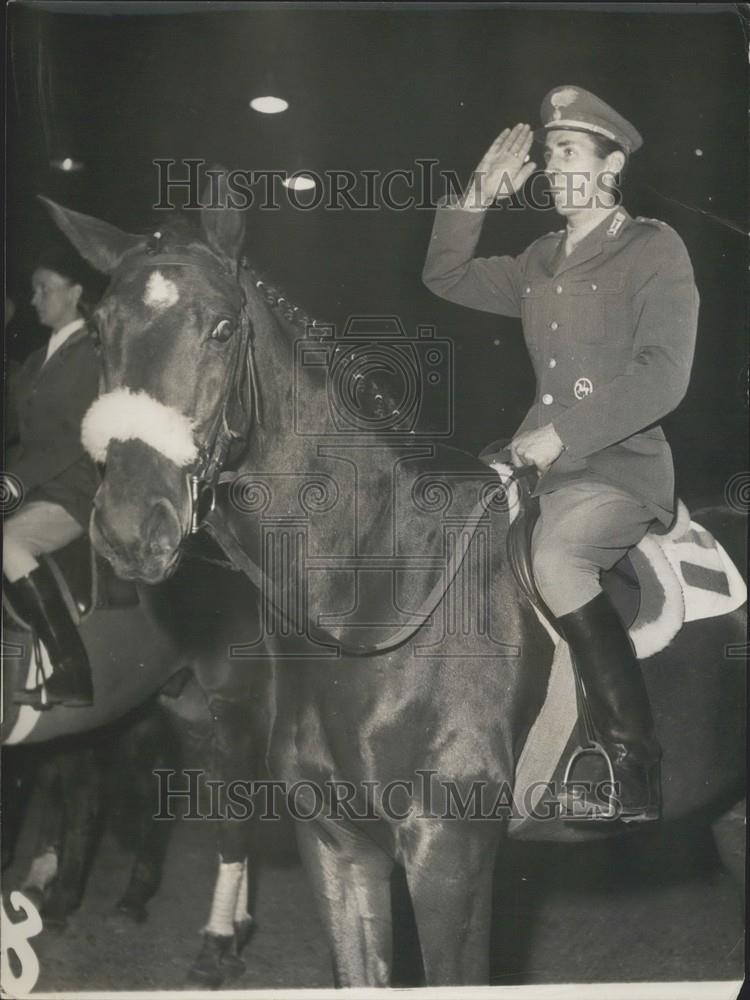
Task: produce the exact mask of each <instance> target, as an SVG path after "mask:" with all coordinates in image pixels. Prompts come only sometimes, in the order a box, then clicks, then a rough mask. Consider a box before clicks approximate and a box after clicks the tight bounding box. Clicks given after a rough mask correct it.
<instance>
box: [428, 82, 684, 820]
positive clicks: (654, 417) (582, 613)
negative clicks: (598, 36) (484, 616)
mask: <svg viewBox="0 0 750 1000" xmlns="http://www.w3.org/2000/svg"><path fill="white" fill-rule="evenodd" d="M541 117H542V123H543V126H542V129H541V130H540V131H539V133H538V134H537V137H538V138H539V140H540V141H542V140H543V141H544V148H545V160H546V166H545V173H546V175H547V177H548V179H549V183H550V187H551V191H552V195H553V198H554V203H555V207H556V210H557V211H558V213H559V214H560V215H562V216H563V217H564V219H565V221H566V228H565V229H564V230H562V231H561V232H558V233H550V234H548V235H546V236H542V237H541V238H540V239H538V240H536V241H535V242H534V243H532V244H531V246H529V247H528V248H527V249H526V250H525V251H524V252H523V253H522V254H520V255H519V256H518V257H510V256H502V257H489V258H478V257H473V253H474V248H475V247H476V244H477V241H478V239H479V235H480V232H481V229H482V223H483V221H484V213H485V211H486V209H487V208H488V207H489V206H490V205H491V204H492V203H493V202H494V201H495V200H496V199H497V198H498V197H510V196H511V195H512V194H513V193H514V192H515V191H517V190H520V189H521V187H522V186H523V185H524V183H525V182H526V180H527V179H528V178H529V176H530V175H531V174H532V173H533V171H534V170H535V169H536V164H535V163H534V162H532V161H530V159H529V151H530V149H531V145H532V142H533V140H534V138H535V136H534V134H533V133H532V131H531V129H530V127H529V126H528V125H526V124H518V125H516V126H515V127H514V128H511V129H505V130H504V131H503V132H502V133H501V134H500V136H499V137H498V138H497V139H496V140H495V142H494V143H493V144H492V146H491V147H490V149H489V150H488V152H487V154H486V155H485V157H484V158H483V160H482V161H481V163H480V164H479V166H478V168H477V170H476V172H475V174H474V177H473V178H472V183H471V184H470V185H469V188H468V189H467V191H466V193H465V194H464V196H463V197H462V198H461V199H458V200H456V201H454V202H452V203H446V204H444V205H441V206H440V207H439V208H438V210H437V214H436V218H435V224H434V228H433V233H432V239H431V242H430V246H429V250H428V254H427V260H426V263H425V267H424V273H423V278H424V281H425V284H426V285H427V287H428V288H430V289H431V290H432V291H433V292H435V293H436V294H437V295H440V296H442V297H443V298H446V299H449V300H450V301H452V302H457V303H459V304H461V305H465V306H469V307H471V308H473V309H482V310H485V311H487V312H493V313H498V314H500V315H502V316H514V317H520V318H521V320H522V323H523V332H524V337H525V340H526V344H527V347H528V350H529V353H530V355H531V360H532V363H533V366H534V371H535V374H536V382H537V384H536V396H535V399H534V404H533V406H532V407H531V409H530V410H529V412H528V414H527V415H526V418H525V419H524V421H523V423H522V424H521V426H520V428H519V429H518V430H517V431H516V434H515V436H514V438H513V441H512V442H511V455H512V460H513V463H514V465H516V466H520V465H534V466H536V467H537V469H538V471H539V473H540V478H539V482H538V485H537V488H536V491H535V492H536V495H538V496H539V498H540V517H539V520H538V522H537V525H536V528H535V531H534V537H533V540H532V564H533V569H534V574H535V579H536V583H537V587H538V589H539V592H540V593H541V596H542V598H543V599H544V601H545V603H546V604H547V606H548V608H549V609H550V610H551V611H552V613H553V614H554V615H555V616H556V618H557V623H558V627H559V629H560V632H561V633H562V635H563V636H564V637H565V639H566V640H567V641H568V642H569V644H570V648H571V653H572V656H573V660H574V664H575V667H576V669H577V671H578V673H579V677H580V678H581V680H582V682H583V686H584V689H585V692H586V697H587V703H588V705H589V708H590V710H591V714H592V716H593V719H594V723H595V727H596V730H597V734H598V737H599V739H600V741H601V743H602V744H603V746H604V747H605V748H606V749H607V752H608V754H609V756H610V758H611V760H612V762H613V767H614V772H615V779H616V781H617V782H618V788H619V796H618V797H619V802H620V808H621V816H622V818H623V819H627V820H630V821H643V820H650V819H655V818H658V816H659V812H660V794H659V760H660V756H661V751H660V748H659V744H658V742H657V739H656V736H655V733H654V726H653V719H652V715H651V710H650V705H649V701H648V696H647V693H646V689H645V685H644V682H643V677H642V674H641V671H640V667H639V665H638V661H637V659H636V658H635V655H634V653H633V650H632V646H631V644H630V640H629V637H628V635H627V632H626V630H625V628H624V627H623V625H622V623H621V621H620V618H619V616H618V615H617V613H616V612H615V610H614V608H613V607H612V606H611V604H610V602H609V599H608V598H607V596H606V595H605V593H604V592H603V591H602V589H601V586H600V583H599V577H600V574H601V571H602V570H605V569H609V568H610V567H612V566H613V565H614V564H615V563H616V562H617V561H618V560H619V559H620V558H622V556H623V555H625V553H626V552H627V551H628V549H630V548H631V546H633V545H636V544H637V543H638V542H639V541H640V539H641V538H642V536H643V535H644V533H645V532H646V530H647V529H648V527H649V525H650V524H651V523H653V521H654V520H659V521H661V522H663V523H664V524H665V525H668V524H669V523H670V521H671V520H672V518H673V514H674V469H673V465H672V454H671V451H670V448H669V445H668V444H667V442H666V439H665V437H664V433H663V431H662V429H661V427H660V426H659V421H660V420H661V419H662V418H663V417H664V416H666V415H667V414H668V413H669V412H670V411H672V410H674V409H675V407H676V406H677V405H678V403H679V402H680V400H681V399H682V398H683V396H684V395H685V392H686V390H687V386H688V382H689V378H690V369H691V366H692V360H693V352H694V347H695V336H696V328H697V317H698V293H697V290H696V287H695V282H694V278H693V270H692V267H691V264H690V259H689V257H688V254H687V251H686V249H685V246H684V244H683V242H682V240H681V239H680V237H679V236H678V235H677V233H675V232H674V230H673V229H671V228H670V227H669V226H667V225H665V224H664V223H661V222H658V221H655V220H652V219H641V218H638V219H632V218H631V217H630V215H629V214H628V213H627V212H626V211H625V209H624V208H622V207H620V206H618V205H617V204H616V197H615V184H614V182H615V180H616V179H617V178H618V177H619V175H620V174H621V172H622V170H623V169H624V167H625V165H626V162H627V159H628V157H629V156H630V155H631V154H632V153H634V152H635V151H636V150H637V149H638V148H639V147H640V146H641V145H642V139H641V136H640V135H639V134H638V132H637V131H636V129H635V128H634V127H633V125H631V124H630V122H628V121H626V120H625V119H624V118H623V117H622V116H621V115H619V114H618V113H617V112H616V111H614V110H613V109H612V108H610V107H609V106H608V105H607V104H605V103H604V101H601V100H600V99H599V98H597V97H595V96H594V95H593V94H590V93H588V92H587V91H585V90H583V89H582V88H581V87H577V86H563V87H557V88H555V89H554V90H553V91H551V92H550V93H549V94H548V95H547V97H546V98H545V99H544V101H543V103H542V109H541ZM568 805H570V803H569V802H568ZM600 809H601V803H598V808H597V803H595V802H594V801H589V800H588V799H585V800H584V801H583V802H582V803H578V804H577V812H578V814H579V815H583V816H584V818H586V817H588V818H592V819H595V818H597V813H598V810H600Z"/></svg>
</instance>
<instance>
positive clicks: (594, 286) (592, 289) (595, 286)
mask: <svg viewBox="0 0 750 1000" xmlns="http://www.w3.org/2000/svg"><path fill="white" fill-rule="evenodd" d="M598 287H599V286H598V285H597V283H596V282H595V281H592V282H591V291H592V292H595V291H596V290H597V288H598Z"/></svg>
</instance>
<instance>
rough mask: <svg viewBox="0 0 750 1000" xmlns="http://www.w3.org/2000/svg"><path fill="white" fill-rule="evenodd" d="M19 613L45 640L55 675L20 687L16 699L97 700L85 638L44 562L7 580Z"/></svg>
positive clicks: (56, 702)
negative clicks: (13, 579) (23, 574)
mask: <svg viewBox="0 0 750 1000" xmlns="http://www.w3.org/2000/svg"><path fill="white" fill-rule="evenodd" d="M6 586H8V589H9V591H10V595H9V596H10V599H11V601H12V602H13V604H14V606H15V607H16V608H17V610H18V613H19V614H20V615H21V617H22V618H24V619H25V621H26V622H27V623H28V624H29V625H31V627H32V628H33V629H34V631H35V633H36V635H37V637H38V638H39V639H40V640H41V641H42V642H43V643H44V645H45V647H46V649H47V652H48V654H49V658H50V662H51V664H52V671H53V672H52V676H51V677H48V678H47V679H46V680H45V681H44V685H43V686H44V690H45V694H46V700H45V701H44V702H43V701H42V685H41V684H39V685H37V686H36V687H34V688H29V689H23V690H21V691H16V692H15V694H14V695H13V701H14V702H15V703H16V704H20V705H33V706H34V707H35V708H46V707H47V706H51V705H59V704H62V705H71V706H85V705H91V704H93V688H92V684H91V667H90V666H89V660H88V655H87V653H86V647H85V646H84V644H83V640H82V639H81V636H80V634H79V632H78V629H77V628H76V625H75V623H74V622H73V619H72V618H71V616H70V612H69V611H68V608H67V605H66V604H65V601H64V599H63V596H62V594H61V593H60V588H59V587H58V585H57V581H56V580H55V578H54V576H53V574H52V571H51V570H50V569H49V567H48V566H46V565H44V564H41V565H39V566H38V567H37V568H36V569H35V570H33V571H32V572H31V573H29V575H28V576H24V577H21V579H20V580H15V581H14V582H13V583H12V584H9V585H8V584H7V583H6Z"/></svg>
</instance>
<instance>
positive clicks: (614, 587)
mask: <svg viewBox="0 0 750 1000" xmlns="http://www.w3.org/2000/svg"><path fill="white" fill-rule="evenodd" d="M479 457H480V458H481V459H482V461H486V462H487V464H488V465H490V466H492V464H493V463H497V462H500V461H503V460H505V461H507V454H505V453H504V452H503V451H500V452H498V451H497V450H496V449H495V448H494V446H490V449H489V450H487V451H485V452H482V454H481V455H480V456H479ZM516 481H517V483H518V491H519V493H518V505H517V513H516V516H515V517H514V518H513V519H512V521H511V523H510V527H509V528H508V534H507V550H508V561H509V562H510V566H511V569H512V571H513V575H514V577H515V579H516V582H517V583H518V585H519V587H520V588H521V590H522V592H523V593H524V594H525V596H526V597H527V598H528V600H529V601H530V602H531V603H532V604H533V605H534V606H535V607H536V608H537V609H538V610H539V611H540V612H541V613H542V614H543V615H544V617H545V619H546V620H547V622H548V623H549V624H550V625H551V626H552V628H553V629H554V630H555V631H556V632H557V631H558V630H557V625H556V622H555V616H554V615H553V614H552V612H551V611H550V610H549V608H548V607H547V605H546V604H545V602H544V599H543V598H542V595H541V594H540V593H539V589H538V588H537V585H536V580H535V579H534V570H533V566H532V561H531V538H532V535H533V533H534V527H535V525H536V522H537V521H538V519H539V513H540V508H539V498H538V497H535V496H533V495H532V486H531V481H530V478H529V476H523V477H518V476H517V477H516ZM600 583H601V586H602V589H603V590H604V592H605V593H606V594H607V596H608V597H609V599H610V601H611V602H612V605H613V606H614V608H615V610H616V611H617V613H618V615H619V616H620V619H621V620H622V623H623V624H624V625H625V627H626V628H628V629H630V628H631V627H632V626H633V624H634V623H635V621H636V619H637V618H638V612H639V610H640V606H641V585H640V581H639V576H638V572H637V570H636V568H635V567H634V565H633V562H632V560H631V557H630V553H626V554H625V555H624V556H623V558H622V559H620V560H619V562H617V563H615V565H614V566H613V567H612V568H611V569H609V570H605V571H604V572H603V573H602V575H601V578H600ZM558 634H559V633H558Z"/></svg>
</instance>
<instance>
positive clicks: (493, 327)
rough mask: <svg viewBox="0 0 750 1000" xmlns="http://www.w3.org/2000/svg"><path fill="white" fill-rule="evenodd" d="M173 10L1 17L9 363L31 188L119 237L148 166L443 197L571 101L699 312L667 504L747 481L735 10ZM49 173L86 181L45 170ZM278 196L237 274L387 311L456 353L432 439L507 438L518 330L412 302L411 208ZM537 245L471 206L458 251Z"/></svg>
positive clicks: (21, 348) (22, 285)
mask: <svg viewBox="0 0 750 1000" xmlns="http://www.w3.org/2000/svg"><path fill="white" fill-rule="evenodd" d="M187 6H188V5H179V8H178V10H177V11H176V10H175V7H174V6H172V5H170V4H167V3H159V4H126V5H124V6H123V5H120V4H112V3H108V4H72V3H67V4H62V5H54V4H44V5H42V4H22V3H21V4H16V5H15V6H13V7H11V8H10V9H9V11H8V14H9V17H8V34H7V59H6V74H7V77H6V82H7V111H8V119H7V166H8V179H7V242H6V254H7V261H6V264H7V279H6V280H7V287H8V291H9V294H10V295H11V297H12V298H13V299H14V300H15V302H16V305H17V314H16V318H15V320H14V322H13V324H12V325H11V327H10V328H9V332H8V338H7V350H8V354H9V356H11V357H13V358H21V357H23V356H25V354H26V353H28V351H29V350H30V349H31V348H32V347H34V346H37V345H38V344H39V343H40V342H41V340H42V339H43V337H44V332H43V331H42V330H41V329H40V328H39V327H38V325H37V324H36V321H35V316H34V313H33V311H32V310H31V309H30V307H29V305H28V299H29V295H30V291H29V277H30V274H31V271H32V270H33V267H34V260H35V254H36V253H37V252H38V250H39V248H40V247H41V246H42V245H43V244H44V243H46V242H47V241H48V240H49V238H50V236H51V234H52V230H51V225H50V223H49V222H48V221H47V220H46V218H45V216H44V213H43V211H42V209H41V208H40V207H39V205H38V203H35V201H34V195H35V194H37V193H40V192H41V193H44V194H46V195H48V196H50V197H52V198H54V199H55V200H57V201H60V202H61V203H63V204H65V205H67V206H70V207H72V208H75V209H78V210H80V211H84V212H87V213H90V214H93V215H98V216H100V217H103V218H106V219H108V220H109V221H111V222H113V223H115V224H117V225H119V226H121V227H122V228H125V229H128V230H130V231H135V232H138V231H143V229H144V227H147V226H148V225H149V220H151V219H152V218H153V213H152V211H151V206H152V205H153V204H154V203H155V201H156V200H157V196H158V189H157V172H156V168H155V167H154V166H153V163H152V161H153V160H154V158H156V157H168V158H174V159H178V160H179V159H183V158H186V157H197V158H200V159H204V160H206V161H207V162H208V163H212V162H216V161H218V162H221V163H223V164H224V165H226V166H227V167H230V168H240V169H247V170H251V169H256V170H257V169H288V170H290V171H292V170H295V169H297V168H299V167H301V166H306V167H308V168H309V169H314V170H316V171H318V172H322V171H324V170H330V169H347V168H348V169H352V170H363V169H367V170H383V171H385V170H388V169H392V168H403V169H411V168H414V166H415V161H416V160H417V159H419V158H432V159H437V160H438V161H439V166H440V167H441V168H443V169H446V170H455V171H456V172H457V173H458V175H459V176H460V177H461V179H462V180H464V181H465V180H466V179H467V178H468V176H469V173H470V171H471V168H472V167H473V166H474V165H475V163H476V161H477V160H478V159H479V157H480V156H481V155H482V153H483V152H484V151H485V149H486V147H487V146H488V145H489V143H490V141H491V140H492V139H493V138H494V137H495V136H496V135H497V133H498V132H499V131H500V130H501V129H502V128H503V127H504V126H505V125H509V124H513V123H515V122H517V121H528V122H531V123H533V124H536V123H537V122H538V113H539V105H540V102H541V99H542V97H543V96H544V95H545V94H546V93H547V91H548V90H550V89H551V88H552V87H554V86H556V85H559V84H565V83H573V84H578V85H580V86H582V87H585V88H587V89H589V90H592V91H593V92H594V93H596V94H597V95H599V96H600V97H602V98H603V99H604V100H606V101H608V102H609V103H611V104H612V105H613V106H614V107H616V108H617V110H618V111H620V112H621V113H622V114H624V115H625V116H626V117H628V118H630V119H631V120H632V121H633V122H634V124H635V125H636V126H637V127H638V129H639V130H640V131H641V133H642V134H643V136H644V139H645V145H644V148H643V149H642V150H641V151H640V152H639V153H638V154H637V155H636V156H635V158H634V160H633V162H632V164H631V169H630V171H629V176H628V178H627V180H626V185H625V205H626V207H627V208H628V210H629V211H630V212H631V214H633V215H646V216H652V217H656V218H659V219H662V220H664V221H666V222H668V223H669V224H670V225H672V226H674V228H675V229H677V231H678V232H679V233H680V235H681V236H682V238H683V239H684V241H685V243H686V244H687V247H688V250H689V252H690V255H691V258H692V260H693V264H694V267H695V272H696V279H697V283H698V287H699V290H700V293H701V300H702V305H701V317H700V329H699V336H698V346H697V353H696V360H695V365H694V369H693V377H692V383H691V387H690V390H689V393H688V396H687V398H686V399H685V401H684V402H683V404H682V405H681V406H680V408H679V410H678V411H677V412H676V413H675V414H674V415H673V416H672V417H670V418H669V419H668V420H667V421H666V428H667V433H668V436H669V438H670V441H671V442H672V445H673V449H674V452H675V458H676V465H677V474H678V483H679V488H680V490H681V492H682V493H683V494H684V495H685V496H686V498H687V499H688V500H692V501H694V502H697V499H698V498H703V497H707V496H709V495H711V494H714V495H715V494H721V492H722V491H723V490H724V488H725V483H726V481H727V480H728V478H729V477H730V476H731V475H732V474H734V473H737V472H738V471H741V470H744V469H746V468H747V457H746V438H745V434H746V431H745V425H746V421H747V338H746V329H747V298H746V293H745V288H746V284H745V283H746V278H747V256H746V239H745V235H744V233H746V231H747V229H748V226H747V130H746V101H747V96H746V95H747V88H748V79H747V59H746V46H745V37H744V30H743V24H742V21H741V16H740V14H738V13H737V11H735V10H733V9H732V8H731V7H724V8H722V7H721V6H720V5H716V4H698V5H689V6H688V5H685V7H682V8H681V7H680V5H653V6H651V5H645V4H641V5H630V7H629V8H627V7H623V8H620V7H616V6H614V5H613V6H608V7H607V8H606V9H599V8H593V7H589V8H587V9H585V10H580V9H576V7H575V6H573V5H569V6H565V5H542V4H538V5H534V6H533V7H532V6H531V5H529V6H527V7H526V8H522V7H517V6H512V5H506V6H503V7H501V8H493V7H490V5H483V6H482V7H481V8H474V7H468V6H467V7H463V8H457V7H454V6H452V5H450V6H449V5H444V6H435V7H433V8H432V9H430V8H427V7H418V6H411V5H410V6H406V5H403V6H398V7H396V6H394V5H388V6H386V5H383V6H376V5H364V4H361V5H359V6H358V7H357V8H356V9H347V8H343V9H342V8H337V9H335V10H333V9H329V8H327V7H326V6H323V5H320V6H317V5H312V4H307V5H306V6H305V7H304V8H295V7H293V6H288V7H285V8H278V7H265V6H263V7H260V6H254V5H250V4H247V5H244V6H241V7H240V9H229V10H227V9H226V8H227V7H229V6H230V5H221V4H219V5H212V9H211V10H210V11H208V10H207V9H206V7H205V6H204V7H202V8H199V9H198V10H195V9H193V10H187V11H186V10H185V8H186V7H187ZM634 8H635V9H634ZM124 11H126V12H124ZM268 72H272V73H273V74H274V75H275V81H273V82H272V83H269V81H267V80H265V79H264V74H266V73H268ZM269 86H273V88H274V90H275V91H278V92H280V93H282V94H283V96H285V97H286V98H287V99H288V100H289V101H290V104H291V108H290V110H289V111H287V112H286V113H285V114H281V115H274V116H261V115H258V114H256V113H255V112H253V111H251V110H250V109H249V107H248V102H249V99H250V98H251V97H252V96H254V95H256V94H257V93H258V92H259V90H266V91H267V90H268V89H269ZM697 151H700V152H697ZM62 156H73V157H77V158H80V159H81V160H83V161H84V162H85V169H84V170H82V171H81V172H79V173H67V174H66V173H62V172H60V171H58V170H54V169H52V168H51V167H50V165H49V163H50V160H52V159H54V158H56V157H62ZM394 192H395V193H396V194H397V195H399V196H404V195H405V194H406V193H407V192H406V190H405V188H404V187H398V186H396V187H395V188H394ZM441 193H442V190H441V189H440V190H438V191H437V192H436V195H439V194H441ZM281 201H282V208H281V209H280V210H279V211H261V210H259V209H258V208H257V207H252V208H250V209H249V210H248V233H249V236H248V247H247V249H248V254H249V256H250V257H251V259H252V260H253V261H254V262H256V263H257V264H258V265H259V266H260V267H261V268H262V269H263V270H264V271H265V272H267V273H268V274H269V275H270V276H272V277H273V278H274V279H275V280H276V281H277V282H278V283H279V284H280V285H281V286H282V287H283V288H284V289H285V291H286V292H287V293H288V295H289V297H290V298H291V299H292V300H293V301H295V302H296V303H298V304H300V305H301V306H302V307H303V308H305V309H306V310H307V311H308V312H310V313H311V314H313V315H315V316H318V317H319V318H320V319H324V320H329V321H332V322H335V323H336V324H337V325H338V326H339V327H340V326H342V325H343V323H344V321H345V320H346V318H347V317H348V316H349V315H352V314H361V313H382V314H386V313H387V314H397V315H398V316H400V317H401V319H402V322H403V323H404V325H405V327H406V329H407V331H409V332H411V333H413V331H414V328H415V326H416V325H417V324H420V323H434V324H436V327H437V334H438V336H441V337H449V338H451V339H452V340H453V341H454V343H455V349H456V354H455V358H456V363H455V386H456V409H455V427H456V435H455V438H454V443H455V444H457V445H459V446H461V447H466V448H468V449H470V450H472V451H478V450H479V449H480V448H481V447H482V446H483V445H484V444H486V443H487V442H488V441H490V440H492V439H493V438H496V437H499V436H506V435H507V436H509V435H510V434H511V433H512V432H513V430H514V429H515V427H516V426H517V425H518V423H520V421H521V419H522V417H523V415H524V413H525V412H526V409H527V407H528V405H529V403H530V400H531V398H532V393H533V377H532V372H531V367H530V364H529V362H528V360H527V358H526V353H525V349H524V346H523V340H522V337H521V334H520V324H519V323H518V322H517V321H514V320H505V319H502V318H498V317H494V316H490V315H487V314H484V313H480V312H475V311H471V310H468V309H464V308H460V307H457V306H452V305H450V304H448V303H445V302H443V301H441V300H439V299H437V298H436V297H434V296H433V295H431V294H430V293H429V292H428V291H427V290H426V289H425V288H424V287H423V285H422V283H421V280H420V271H421V267H422V263H423V259H424V252H425V247H426V245H427V241H428V238H429V233H430V228H431V225H432V214H433V213H432V211H429V210H417V209H410V210H407V211H393V210H390V209H388V208H386V207H384V206H382V205H381V207H380V209H379V210H377V211H350V210H343V211H338V212H333V211H326V210H325V208H323V207H320V208H318V209H315V210H313V211H308V212H303V211H299V210H295V209H294V208H292V207H291V206H290V205H289V204H288V203H287V202H286V201H285V200H284V199H282V200H281ZM728 223H729V224H728ZM732 226H734V227H735V228H732ZM559 228H561V221H560V219H559V217H558V216H556V215H555V213H554V212H553V211H551V210H548V211H545V212H541V211H531V210H526V211H523V212H512V213H509V212H508V211H507V210H505V211H503V210H497V211H493V212H492V213H491V214H490V217H489V218H488V220H487V223H486V225H485V231H484V234H483V238H482V243H481V244H480V248H479V252H480V253H497V252H506V253H518V252H520V251H521V250H522V249H523V248H524V247H525V246H526V245H528V243H529V242H530V241H531V240H532V239H534V238H535V237H537V236H538V235H540V234H542V233H544V232H548V231H549V230H552V229H559Z"/></svg>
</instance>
